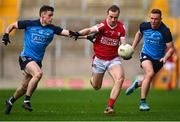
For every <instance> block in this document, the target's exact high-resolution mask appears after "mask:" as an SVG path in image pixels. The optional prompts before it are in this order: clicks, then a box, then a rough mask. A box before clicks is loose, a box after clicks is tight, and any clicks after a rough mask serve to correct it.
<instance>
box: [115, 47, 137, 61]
mask: <svg viewBox="0 0 180 122" xmlns="http://www.w3.org/2000/svg"><path fill="white" fill-rule="evenodd" d="M133 53H134V49H133V48H132V47H131V45H130V44H121V45H120V46H119V48H118V55H119V56H120V57H122V58H123V59H125V60H128V59H130V58H131V57H132V55H133Z"/></svg>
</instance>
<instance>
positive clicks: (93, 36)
mask: <svg viewBox="0 0 180 122" xmlns="http://www.w3.org/2000/svg"><path fill="white" fill-rule="evenodd" d="M96 36H97V33H95V34H92V35H88V36H87V39H88V40H89V41H91V42H92V43H94V42H95V38H96Z"/></svg>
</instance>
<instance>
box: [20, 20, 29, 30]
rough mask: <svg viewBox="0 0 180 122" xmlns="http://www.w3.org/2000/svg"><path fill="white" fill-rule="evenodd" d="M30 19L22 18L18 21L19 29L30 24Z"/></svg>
mask: <svg viewBox="0 0 180 122" xmlns="http://www.w3.org/2000/svg"><path fill="white" fill-rule="evenodd" d="M30 23H31V22H30V21H29V20H21V21H18V29H25V28H26V27H27V26H28V25H30Z"/></svg>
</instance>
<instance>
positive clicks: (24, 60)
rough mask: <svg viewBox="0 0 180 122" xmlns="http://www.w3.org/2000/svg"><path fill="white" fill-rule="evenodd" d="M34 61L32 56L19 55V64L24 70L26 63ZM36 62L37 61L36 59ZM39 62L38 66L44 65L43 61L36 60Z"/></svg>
mask: <svg viewBox="0 0 180 122" xmlns="http://www.w3.org/2000/svg"><path fill="white" fill-rule="evenodd" d="M31 61H34V60H33V59H32V58H30V57H27V56H19V66H20V69H21V70H24V69H25V67H26V65H27V64H28V63H29V62H31ZM35 62H36V61H35ZM36 63H37V64H38V66H39V67H40V68H41V67H42V63H41V62H36Z"/></svg>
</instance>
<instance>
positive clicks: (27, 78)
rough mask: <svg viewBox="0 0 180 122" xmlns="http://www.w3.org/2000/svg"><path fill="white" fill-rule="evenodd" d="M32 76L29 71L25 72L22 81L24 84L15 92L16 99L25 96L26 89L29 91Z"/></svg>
mask: <svg viewBox="0 0 180 122" xmlns="http://www.w3.org/2000/svg"><path fill="white" fill-rule="evenodd" d="M31 78H32V76H31V75H29V74H27V73H24V74H23V81H22V84H21V86H20V87H18V88H17V89H16V91H15V93H14V95H13V96H14V98H15V99H18V98H19V97H21V96H23V95H24V94H25V93H26V91H27V87H28V84H29V81H30V80H31Z"/></svg>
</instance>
